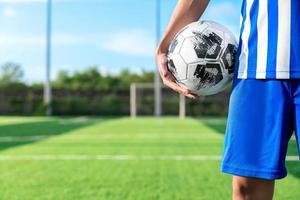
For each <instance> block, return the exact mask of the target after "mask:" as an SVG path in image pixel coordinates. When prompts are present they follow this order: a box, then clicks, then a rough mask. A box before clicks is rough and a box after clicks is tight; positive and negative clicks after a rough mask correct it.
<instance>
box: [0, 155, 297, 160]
mask: <svg viewBox="0 0 300 200" xmlns="http://www.w3.org/2000/svg"><path fill="white" fill-rule="evenodd" d="M221 159H222V157H221V156H216V155H157V156H154V155H2V156H0V161H18V160H20V161H51V160H54V161H59V160H62V161H77V160H79V161H82V160H91V161H93V160H115V161H126V160H133V161H136V160H137V161H138V160H153V161H159V160H170V161H172V160H174V161H220V160H221ZM286 161H298V162H299V157H298V156H287V157H286Z"/></svg>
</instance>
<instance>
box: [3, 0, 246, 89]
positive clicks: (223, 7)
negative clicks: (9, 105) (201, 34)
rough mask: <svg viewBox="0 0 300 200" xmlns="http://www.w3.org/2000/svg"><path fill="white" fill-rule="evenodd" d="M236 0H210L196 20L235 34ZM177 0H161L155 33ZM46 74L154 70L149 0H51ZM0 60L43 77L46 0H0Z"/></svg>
mask: <svg viewBox="0 0 300 200" xmlns="http://www.w3.org/2000/svg"><path fill="white" fill-rule="evenodd" d="M241 1H242V0H211V1H210V4H209V6H208V8H207V9H206V11H205V13H204V15H203V16H202V17H201V20H213V21H217V22H219V23H221V24H223V25H225V26H227V27H228V28H229V29H230V30H232V31H233V33H234V34H235V35H236V36H238V34H239V20H240V5H241ZM176 3H177V0H161V30H162V31H161V32H162V33H161V34H163V32H164V29H165V27H166V25H167V23H168V20H169V19H170V16H171V14H172V11H173V9H174V7H175V5H176ZM52 20H53V24H52V27H53V30H52V32H53V37H52V46H53V48H52V68H51V78H52V79H54V78H55V76H56V75H57V73H58V72H59V71H60V70H67V71H69V72H70V73H73V72H75V71H79V70H83V69H86V68H87V67H90V66H97V67H98V69H99V70H100V71H101V72H102V73H104V74H107V73H110V74H115V73H118V72H119V71H120V70H122V69H129V70H130V71H134V72H141V71H142V70H155V69H156V66H155V61H154V49H155V45H156V35H155V0H114V1H112V0H53V19H52ZM0 27H1V29H0V65H1V64H3V63H6V62H15V63H18V64H20V65H21V66H22V69H23V70H24V72H25V77H24V81H26V82H28V83H33V82H41V81H44V77H45V49H46V45H45V44H46V42H45V41H46V40H45V39H46V0H0Z"/></svg>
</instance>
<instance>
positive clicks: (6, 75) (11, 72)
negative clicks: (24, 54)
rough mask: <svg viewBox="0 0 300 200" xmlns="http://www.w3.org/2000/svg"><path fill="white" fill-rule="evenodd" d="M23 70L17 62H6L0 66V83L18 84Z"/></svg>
mask: <svg viewBox="0 0 300 200" xmlns="http://www.w3.org/2000/svg"><path fill="white" fill-rule="evenodd" d="M23 76H24V72H23V70H22V69H21V66H20V65H19V64H17V63H13V62H7V63H5V64H3V65H2V66H0V85H9V84H15V85H16V84H17V85H18V84H20V83H21V81H22V78H23Z"/></svg>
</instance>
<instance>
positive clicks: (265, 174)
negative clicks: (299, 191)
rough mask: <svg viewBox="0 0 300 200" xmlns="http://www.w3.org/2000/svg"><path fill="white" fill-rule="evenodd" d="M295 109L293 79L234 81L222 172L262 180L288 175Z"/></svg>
mask: <svg viewBox="0 0 300 200" xmlns="http://www.w3.org/2000/svg"><path fill="white" fill-rule="evenodd" d="M292 110H293V109H292V103H291V95H290V84H289V81H280V80H256V79H247V80H237V79H236V80H234V86H233V90H232V94H231V98H230V105H229V114H228V121H227V128H226V134H225V142H224V151H223V161H222V167H221V168H222V171H223V172H225V173H229V174H234V175H238V176H245V177H256V178H262V179H279V178H283V177H285V176H286V174H287V171H286V168H285V156H286V151H287V144H288V140H289V138H290V135H291V133H292V130H293V125H292V123H291V121H292V117H293V115H292Z"/></svg>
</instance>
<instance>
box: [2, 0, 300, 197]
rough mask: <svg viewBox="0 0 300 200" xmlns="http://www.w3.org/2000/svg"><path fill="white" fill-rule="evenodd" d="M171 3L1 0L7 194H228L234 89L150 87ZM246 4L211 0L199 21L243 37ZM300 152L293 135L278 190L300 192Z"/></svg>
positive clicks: (152, 0)
mask: <svg viewBox="0 0 300 200" xmlns="http://www.w3.org/2000/svg"><path fill="white" fill-rule="evenodd" d="M176 3H177V1H176V0H143V1H140V0H115V1H111V0H52V1H50V0H0V27H1V29H0V47H1V48H0V115H1V116H0V199H5V200H6V199H8V200H13V199H30V200H33V199H39V200H40V199H55V200H58V199H62V200H65V199H105V200H106V199H122V200H124V199H133V200H140V199H141V200H146V199H154V200H156V199H161V200H169V199H170V200H175V199H182V200H186V199H197V200H199V199H207V200H211V199H229V198H230V196H231V178H230V176H229V175H225V174H222V173H221V172H220V170H219V167H220V166H219V165H220V160H221V153H222V145H223V136H224V132H225V127H226V115H227V105H228V99H229V94H230V87H229V88H227V90H225V91H224V92H222V93H220V94H217V95H213V96H208V97H201V98H200V99H199V100H198V101H191V100H188V99H184V98H183V97H180V96H179V95H178V94H176V93H175V92H173V91H171V90H170V89H167V88H165V87H163V86H160V85H159V84H155V80H156V81H157V80H159V79H158V76H157V72H156V65H155V60H154V51H155V46H156V44H157V42H158V41H159V39H160V37H161V35H162V34H163V32H164V29H165V27H166V25H167V23H168V20H169V19H170V16H171V14H172V10H173V9H174V7H175V5H176ZM240 4H241V0H228V1H224V0H214V1H211V3H210V5H209V7H208V8H207V10H206V12H205V13H204V15H203V17H202V18H201V19H202V20H204V19H206V20H214V21H217V22H219V23H221V24H224V25H225V26H227V27H228V28H229V29H230V30H231V31H232V32H233V33H234V34H235V35H236V37H238V34H239V20H240V14H239V13H240ZM156 83H157V82H156ZM157 86H160V87H157ZM178 115H179V116H178ZM297 160H298V156H297V147H296V141H295V139H294V138H293V139H292V140H291V142H290V146H289V151H288V157H287V167H288V170H289V176H288V177H287V178H286V179H283V180H281V181H279V182H278V186H277V188H276V191H275V195H276V198H278V199H289V200H294V199H295V200H296V199H299V196H300V191H299V186H300V165H299V162H297Z"/></svg>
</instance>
